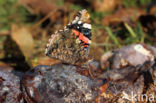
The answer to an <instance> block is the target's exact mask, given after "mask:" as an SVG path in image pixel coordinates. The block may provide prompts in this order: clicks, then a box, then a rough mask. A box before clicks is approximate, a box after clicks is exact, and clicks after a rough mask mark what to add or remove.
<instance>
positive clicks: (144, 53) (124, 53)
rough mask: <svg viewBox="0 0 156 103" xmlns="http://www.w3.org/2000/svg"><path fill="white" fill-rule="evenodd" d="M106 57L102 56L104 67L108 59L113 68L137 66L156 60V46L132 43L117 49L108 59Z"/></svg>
mask: <svg viewBox="0 0 156 103" xmlns="http://www.w3.org/2000/svg"><path fill="white" fill-rule="evenodd" d="M104 57H106V56H105V55H104V56H102V58H101V66H102V67H104V66H105V65H106V62H108V61H109V62H110V64H111V65H109V66H110V67H111V68H112V69H116V68H124V67H127V66H137V65H139V64H144V63H145V62H147V61H150V62H154V58H155V57H156V48H155V47H152V46H149V45H146V44H143V43H138V44H132V45H128V46H124V47H122V48H121V49H119V50H115V51H114V52H112V53H111V56H109V58H107V59H104Z"/></svg>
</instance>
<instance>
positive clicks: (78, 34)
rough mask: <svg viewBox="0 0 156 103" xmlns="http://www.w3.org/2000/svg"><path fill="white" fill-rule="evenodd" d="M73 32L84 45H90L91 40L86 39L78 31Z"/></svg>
mask: <svg viewBox="0 0 156 103" xmlns="http://www.w3.org/2000/svg"><path fill="white" fill-rule="evenodd" d="M72 32H73V33H74V34H75V35H76V36H78V37H79V39H80V40H82V41H83V42H84V43H86V44H89V39H88V38H87V37H85V36H84V35H83V34H82V33H80V32H78V31H77V30H74V29H73V30H72Z"/></svg>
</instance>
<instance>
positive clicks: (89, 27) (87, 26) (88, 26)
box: [83, 23, 92, 29]
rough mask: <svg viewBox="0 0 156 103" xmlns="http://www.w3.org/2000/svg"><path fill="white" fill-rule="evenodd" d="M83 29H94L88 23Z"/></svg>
mask: <svg viewBox="0 0 156 103" xmlns="http://www.w3.org/2000/svg"><path fill="white" fill-rule="evenodd" d="M83 27H84V28H87V29H91V28H92V26H91V24H87V23H84V24H83Z"/></svg>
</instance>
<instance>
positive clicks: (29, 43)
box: [11, 25, 34, 58]
mask: <svg viewBox="0 0 156 103" xmlns="http://www.w3.org/2000/svg"><path fill="white" fill-rule="evenodd" d="M11 38H12V39H13V40H14V41H15V42H16V43H17V44H18V46H19V48H20V49H21V51H22V53H23V54H24V56H25V57H28V58H29V57H31V56H32V54H33V49H34V41H33V38H32V35H31V33H30V32H29V30H28V29H27V28H26V27H22V26H21V27H19V26H17V25H12V28H11Z"/></svg>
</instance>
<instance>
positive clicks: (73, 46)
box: [45, 9, 92, 65]
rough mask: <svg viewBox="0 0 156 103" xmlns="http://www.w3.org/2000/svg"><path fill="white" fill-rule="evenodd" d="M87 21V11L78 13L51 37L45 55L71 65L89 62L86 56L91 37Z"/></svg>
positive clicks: (88, 16)
mask: <svg viewBox="0 0 156 103" xmlns="http://www.w3.org/2000/svg"><path fill="white" fill-rule="evenodd" d="M89 19H90V15H89V13H88V11H87V10H85V9H84V10H81V11H79V12H78V13H77V15H76V17H75V19H74V20H73V21H72V22H70V23H69V24H68V25H67V26H65V27H64V29H62V30H58V31H56V32H55V33H54V34H52V35H51V38H50V39H49V43H48V44H47V47H46V50H45V54H46V55H47V56H49V57H51V58H55V59H58V60H60V61H62V62H63V63H68V64H73V65H82V64H84V63H86V62H87V61H89V60H91V58H90V56H89V55H88V52H89V47H90V44H91V35H92V33H91V24H90V23H89V22H90V20H89Z"/></svg>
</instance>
